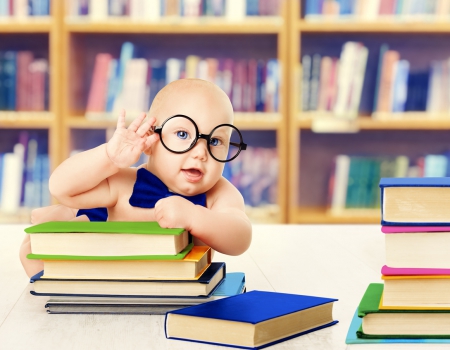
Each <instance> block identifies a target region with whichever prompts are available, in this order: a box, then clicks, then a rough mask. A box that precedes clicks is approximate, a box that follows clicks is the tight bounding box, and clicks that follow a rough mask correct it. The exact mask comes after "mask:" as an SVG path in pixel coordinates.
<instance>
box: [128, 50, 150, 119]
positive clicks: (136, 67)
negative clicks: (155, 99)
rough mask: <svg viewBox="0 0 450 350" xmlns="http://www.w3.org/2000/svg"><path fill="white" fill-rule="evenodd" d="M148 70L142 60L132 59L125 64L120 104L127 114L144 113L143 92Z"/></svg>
mask: <svg viewBox="0 0 450 350" xmlns="http://www.w3.org/2000/svg"><path fill="white" fill-rule="evenodd" d="M148 69H149V67H148V61H147V60H146V59H144V58H133V59H131V60H129V61H128V62H127V64H126V67H125V75H124V78H123V89H122V103H123V108H124V109H125V110H126V111H127V112H130V113H133V112H137V113H141V112H145V111H146V105H147V104H146V100H145V96H146V93H145V92H146V87H147V73H148Z"/></svg>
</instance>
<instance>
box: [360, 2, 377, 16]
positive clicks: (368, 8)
mask: <svg viewBox="0 0 450 350" xmlns="http://www.w3.org/2000/svg"><path fill="white" fill-rule="evenodd" d="M364 1H366V4H365V6H363V7H362V11H361V19H362V20H364V21H374V20H376V19H377V18H378V15H379V13H380V0H364Z"/></svg>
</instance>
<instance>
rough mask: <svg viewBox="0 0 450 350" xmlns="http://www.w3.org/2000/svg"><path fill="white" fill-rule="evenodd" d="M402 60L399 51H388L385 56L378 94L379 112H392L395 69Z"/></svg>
mask: <svg viewBox="0 0 450 350" xmlns="http://www.w3.org/2000/svg"><path fill="white" fill-rule="evenodd" d="M399 59H400V54H399V53H398V51H394V50H388V51H386V53H385V54H384V56H383V67H382V69H381V79H380V90H379V93H378V101H377V102H378V103H377V106H378V107H377V111H378V112H391V106H392V89H393V85H394V78H395V77H394V74H395V71H394V67H395V65H396V64H397V62H398V60H399Z"/></svg>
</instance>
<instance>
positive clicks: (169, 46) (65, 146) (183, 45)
mask: <svg viewBox="0 0 450 350" xmlns="http://www.w3.org/2000/svg"><path fill="white" fill-rule="evenodd" d="M288 2H289V1H286V0H281V3H282V4H281V10H280V11H281V12H280V13H281V15H280V16H276V17H275V16H261V17H247V18H245V19H244V20H242V21H229V20H226V19H225V18H220V17H214V18H208V17H199V18H183V17H167V18H165V17H162V18H161V19H160V20H158V21H157V22H133V21H131V20H130V19H128V18H108V19H104V20H101V21H97V22H93V21H91V20H89V19H86V18H79V17H71V16H64V15H63V16H62V23H61V37H62V46H61V51H60V52H61V68H62V70H61V78H60V81H59V87H60V91H61V114H60V116H61V117H60V122H61V127H60V136H61V137H60V140H61V142H60V146H61V154H60V157H59V158H58V159H59V161H58V162H61V161H62V160H63V159H65V158H66V157H68V156H69V154H70V152H71V151H73V150H74V149H77V148H78V147H84V148H86V147H88V146H87V145H90V144H91V143H90V142H92V141H91V140H92V139H97V140H98V139H102V138H103V141H101V142H105V140H106V133H107V132H111V130H113V129H114V127H115V123H116V122H115V121H112V120H107V118H103V119H102V118H101V117H100V118H98V120H91V119H87V118H85V107H86V101H87V94H88V90H89V84H90V82H91V74H92V69H93V65H94V59H95V55H96V54H97V53H100V52H109V53H111V54H113V55H114V56H115V57H118V56H119V52H120V46H121V44H122V43H123V42H125V41H130V42H133V43H134V44H135V45H136V46H137V47H139V48H144V49H143V50H145V51H146V54H147V56H145V57H148V55H151V57H152V58H155V59H167V58H169V57H178V58H185V57H186V56H187V55H189V54H195V55H198V56H200V57H230V58H233V59H240V58H244V59H250V58H262V59H269V58H277V59H278V60H279V61H280V62H281V67H282V70H281V72H282V73H281V75H282V76H281V81H282V82H283V83H284V82H286V81H287V74H288V67H287V64H286V63H287V57H288V56H287V40H288V32H287V31H288V23H287V17H288V4H287V3H288ZM62 13H66V9H63V10H62ZM105 39H106V40H105ZM281 90H282V91H281V92H280V96H279V111H278V112H276V113H261V112H236V114H235V122H234V124H235V125H236V126H237V127H238V128H239V129H240V130H241V131H243V134H244V139H246V138H247V137H249V136H250V137H252V138H254V135H257V134H262V135H264V138H266V139H267V140H268V141H267V142H266V143H265V144H264V142H263V144H262V146H268V147H276V149H277V151H278V157H279V164H280V166H279V177H278V184H277V185H278V193H277V203H276V205H271V206H268V207H267V208H249V209H248V214H249V216H250V217H251V219H252V221H253V222H273V223H276V222H278V223H279V222H286V221H287V191H288V189H287V161H288V158H287V124H288V113H287V112H288V107H287V94H286V87H285V85H282V86H281ZM252 135H253V136H252ZM266 136H267V137H266ZM92 147H94V145H92Z"/></svg>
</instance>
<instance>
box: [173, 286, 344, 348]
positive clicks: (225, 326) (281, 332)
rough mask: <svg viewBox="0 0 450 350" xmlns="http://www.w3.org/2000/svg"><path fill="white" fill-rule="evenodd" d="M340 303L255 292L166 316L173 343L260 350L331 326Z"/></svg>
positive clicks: (322, 299)
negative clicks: (196, 343) (335, 306)
mask: <svg viewBox="0 0 450 350" xmlns="http://www.w3.org/2000/svg"><path fill="white" fill-rule="evenodd" d="M336 300H337V299H330V298H321V297H314V296H307V295H295V294H286V293H277V292H264V291H251V292H248V293H244V294H240V295H236V296H233V297H229V298H224V299H220V300H216V301H212V302H210V303H205V304H200V305H196V306H191V307H187V308H184V309H181V310H176V311H171V312H168V313H167V314H166V320H165V332H166V337H167V338H169V339H178V340H188V341H194V342H201V343H209V344H216V345H224V346H231V347H238V348H245V349H261V348H264V347H267V346H270V345H273V344H275V343H279V342H282V341H285V340H288V339H291V338H294V337H298V336H300V335H303V334H306V333H309V332H312V331H315V330H318V329H321V328H325V327H329V326H332V325H334V324H336V323H337V322H338V321H334V320H333V317H332V308H333V303H334V302H335V301H336Z"/></svg>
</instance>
